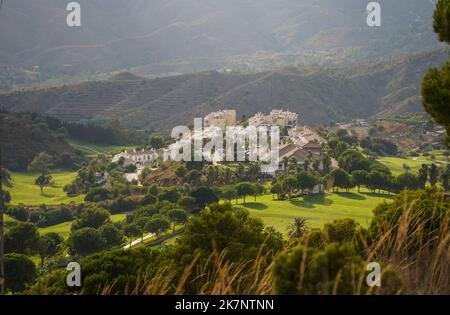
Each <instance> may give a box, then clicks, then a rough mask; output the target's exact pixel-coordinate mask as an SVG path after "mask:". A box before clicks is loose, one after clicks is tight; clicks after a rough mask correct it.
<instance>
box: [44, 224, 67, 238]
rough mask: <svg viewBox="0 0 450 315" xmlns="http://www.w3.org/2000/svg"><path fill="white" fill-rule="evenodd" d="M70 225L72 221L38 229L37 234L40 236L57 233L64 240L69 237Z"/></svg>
mask: <svg viewBox="0 0 450 315" xmlns="http://www.w3.org/2000/svg"><path fill="white" fill-rule="evenodd" d="M71 225H72V221H69V222H63V223H60V224H56V225H52V226H48V227H45V228H39V233H40V234H41V235H43V234H47V233H50V232H54V233H58V234H59V235H61V236H62V237H63V238H64V239H67V238H68V237H69V235H70V226H71Z"/></svg>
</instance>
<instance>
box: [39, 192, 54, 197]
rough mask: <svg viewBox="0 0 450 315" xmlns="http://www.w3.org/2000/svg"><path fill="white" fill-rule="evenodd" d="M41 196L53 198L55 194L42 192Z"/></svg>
mask: <svg viewBox="0 0 450 315" xmlns="http://www.w3.org/2000/svg"><path fill="white" fill-rule="evenodd" d="M41 196H42V197H45V198H53V197H55V194H49V193H46V192H43V193H42V194H41Z"/></svg>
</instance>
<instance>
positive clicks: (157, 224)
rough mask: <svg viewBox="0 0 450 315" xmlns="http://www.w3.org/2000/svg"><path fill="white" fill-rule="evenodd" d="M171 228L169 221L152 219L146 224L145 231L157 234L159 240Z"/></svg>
mask: <svg viewBox="0 0 450 315" xmlns="http://www.w3.org/2000/svg"><path fill="white" fill-rule="evenodd" d="M169 227H170V223H169V221H167V220H165V219H162V218H152V219H150V220H148V221H147V223H146V224H145V227H144V229H145V231H147V232H150V233H154V234H156V238H159V236H160V234H161V233H163V232H165V231H167V230H168V229H169Z"/></svg>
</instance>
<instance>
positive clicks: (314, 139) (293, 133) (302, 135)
mask: <svg viewBox="0 0 450 315" xmlns="http://www.w3.org/2000/svg"><path fill="white" fill-rule="evenodd" d="M288 133H289V138H290V139H292V142H294V144H298V145H300V146H302V147H303V146H305V145H307V144H308V143H318V144H320V145H322V144H323V143H325V139H324V138H322V137H321V136H319V135H318V134H317V132H315V131H314V130H312V129H310V128H308V127H305V126H297V127H295V128H292V129H290V130H289V131H288Z"/></svg>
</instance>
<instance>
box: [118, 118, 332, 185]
mask: <svg viewBox="0 0 450 315" xmlns="http://www.w3.org/2000/svg"><path fill="white" fill-rule="evenodd" d="M236 117H237V115H236V110H234V109H225V110H220V111H216V112H211V113H209V114H207V115H206V116H205V117H204V118H203V126H204V129H203V131H202V134H201V135H197V134H195V135H194V137H196V136H199V137H202V138H203V139H204V138H207V137H209V136H211V135H212V134H213V133H214V132H216V130H217V128H219V130H222V131H223V130H225V129H226V128H227V127H234V126H243V127H244V126H254V127H260V126H266V127H272V126H278V127H279V128H280V129H281V130H282V133H283V136H282V138H281V144H280V148H279V149H280V150H279V161H280V163H279V167H278V171H277V172H282V171H284V168H285V167H286V161H288V160H295V161H296V162H297V163H298V164H303V163H304V162H305V161H306V160H309V161H311V162H312V161H314V160H319V159H320V153H321V149H322V145H323V144H324V143H325V139H324V138H322V137H321V136H320V135H318V134H317V132H316V131H314V130H313V129H311V128H309V127H307V126H301V125H299V124H298V118H299V115H298V114H297V113H294V112H291V111H290V110H287V111H284V110H282V109H273V110H272V111H271V112H270V113H268V114H263V113H261V112H258V113H256V114H255V115H254V116H252V117H250V118H248V119H247V120H245V121H241V122H239V121H237V118H236ZM183 141H187V142H190V141H191V138H190V137H188V136H185V137H182V138H181V139H178V141H177V142H176V143H177V144H178V145H179V143H182V142H183ZM173 145H174V144H172V145H169V146H167V147H165V148H162V149H158V150H157V149H155V148H142V149H134V150H131V151H130V150H124V151H122V152H120V153H118V154H116V155H114V157H113V158H112V162H114V163H120V164H121V165H123V166H128V165H134V166H136V172H133V173H127V174H126V178H127V179H128V180H129V181H134V180H136V181H137V180H138V178H139V175H140V174H141V173H142V170H143V169H144V168H146V167H149V168H150V169H152V170H156V169H158V167H159V165H160V162H161V161H169V160H171V155H170V152H171V150H172V146H173ZM247 153H248V150H247ZM212 160H213V162H214V164H217V163H219V162H220V161H217V160H215V158H214V157H212ZM332 166H333V167H337V161H335V160H332ZM277 172H275V173H270V174H268V175H270V176H275V175H276V173H277Z"/></svg>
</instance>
